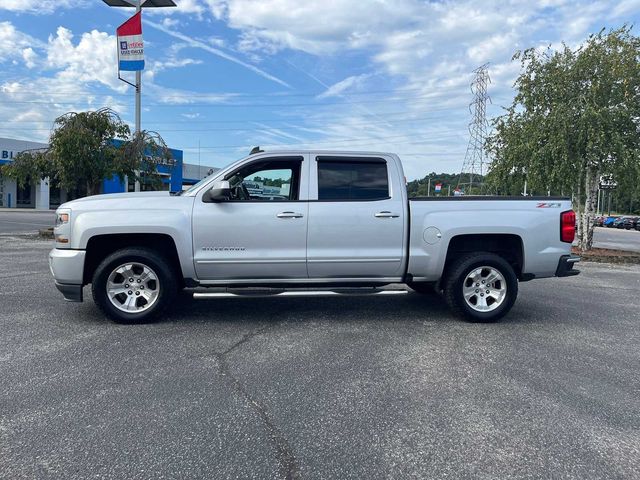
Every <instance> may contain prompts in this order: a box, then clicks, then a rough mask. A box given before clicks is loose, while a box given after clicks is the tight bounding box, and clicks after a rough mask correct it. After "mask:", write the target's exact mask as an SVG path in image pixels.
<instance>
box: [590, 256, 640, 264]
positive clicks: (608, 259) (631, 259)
mask: <svg viewBox="0 0 640 480" xmlns="http://www.w3.org/2000/svg"><path fill="white" fill-rule="evenodd" d="M581 257H582V260H581V261H582V262H593V263H615V264H618V265H625V264H626V265H640V255H617V256H604V255H584V254H583V255H581Z"/></svg>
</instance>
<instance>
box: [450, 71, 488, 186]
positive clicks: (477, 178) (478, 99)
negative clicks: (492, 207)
mask: <svg viewBox="0 0 640 480" xmlns="http://www.w3.org/2000/svg"><path fill="white" fill-rule="evenodd" d="M488 65H489V64H488V63H485V64H484V65H482V66H480V67H478V68H476V69H475V70H474V71H473V73H474V74H475V77H474V79H473V82H471V93H473V101H472V102H471V103H470V104H469V113H471V122H469V143H468V144H467V152H466V153H465V155H464V162H463V164H462V171H461V172H460V176H459V177H458V188H459V189H461V190H462V191H463V192H464V193H471V190H472V188H473V187H474V186H476V187H478V186H479V187H480V192H481V193H482V192H483V187H484V182H483V175H484V173H485V168H486V166H487V160H488V159H487V156H486V154H485V150H484V141H485V139H486V138H487V132H488V130H489V123H488V122H487V101H489V102H491V98H489V94H487V86H488V85H489V84H490V83H491V78H490V77H489V70H488V69H487V66H488Z"/></svg>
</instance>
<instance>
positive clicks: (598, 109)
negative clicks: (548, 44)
mask: <svg viewBox="0 0 640 480" xmlns="http://www.w3.org/2000/svg"><path fill="white" fill-rule="evenodd" d="M514 60H520V62H521V69H522V71H521V73H520V75H519V77H518V78H517V80H516V82H515V88H516V89H517V94H516V96H515V98H514V101H513V104H512V105H511V106H510V107H508V108H507V110H506V113H505V114H504V115H503V116H501V117H498V118H497V119H495V120H494V128H495V130H494V134H493V135H492V136H491V137H490V138H489V139H488V141H487V149H488V150H489V152H490V153H491V154H492V155H493V158H494V160H493V163H492V165H491V169H490V172H489V175H488V182H489V185H491V188H492V189H494V190H500V189H502V190H503V191H504V190H507V192H505V193H517V192H518V191H522V190H521V189H522V188H523V183H524V180H525V179H526V181H527V183H528V187H529V189H530V190H533V191H537V192H541V193H544V194H547V193H548V192H551V193H554V194H563V195H572V197H573V198H574V201H575V203H574V208H576V210H577V211H578V242H579V247H580V249H581V250H583V251H584V250H588V249H590V248H591V245H592V242H593V220H594V215H595V210H596V202H597V193H598V181H599V177H600V175H602V174H613V175H614V177H615V178H624V179H625V183H626V184H635V185H637V182H638V179H639V178H640V135H639V134H638V132H639V127H640V38H638V37H636V36H634V35H632V34H631V28H630V27H623V28H620V29H617V30H612V31H610V32H608V33H605V32H604V30H603V31H601V32H600V33H598V34H596V35H592V36H590V37H589V38H588V40H587V41H586V42H585V43H584V44H583V45H582V46H580V47H579V48H577V49H575V50H572V49H571V48H569V47H567V46H566V45H563V46H562V48H561V49H560V50H557V51H554V50H552V49H551V48H548V49H547V50H546V51H539V50H536V49H533V48H531V49H528V50H525V51H523V52H518V53H516V54H515V55H514Z"/></svg>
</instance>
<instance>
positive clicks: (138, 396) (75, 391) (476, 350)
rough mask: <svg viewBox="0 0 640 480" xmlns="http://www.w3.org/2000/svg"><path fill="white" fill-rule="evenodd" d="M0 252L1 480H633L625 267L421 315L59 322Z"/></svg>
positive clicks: (186, 306)
mask: <svg viewBox="0 0 640 480" xmlns="http://www.w3.org/2000/svg"><path fill="white" fill-rule="evenodd" d="M49 248H50V243H49V242H48V241H42V240H35V239H33V238H27V237H24V236H23V237H20V236H0V278H1V280H2V288H1V289H0V323H1V326H2V335H1V336H0V398H1V400H0V459H2V460H1V461H0V478H7V479H18V478H56V479H57V478H88V477H91V478H128V479H133V478H216V479H224V478H256V479H258V478H259V479H270V478H305V479H306V478H308V479H324V478H339V479H348V478H354V479H355V478H367V479H368V478H438V479H440V478H501V479H506V478H576V479H589V478H638V477H639V476H640V374H639V373H638V372H640V348H638V347H639V343H640V342H639V340H640V328H639V326H640V300H639V298H638V292H639V291H640V267H638V266H623V267H615V268H614V267H612V266H608V265H596V264H589V265H588V264H585V265H583V266H581V269H582V270H583V274H582V275H580V276H578V277H573V278H567V279H549V280H545V281H533V282H529V283H524V284H521V295H520V297H519V299H518V301H517V303H516V305H515V307H514V309H513V310H512V312H511V314H510V315H509V316H508V317H507V319H506V320H504V321H503V322H501V323H498V324H493V325H475V324H469V323H465V322H462V321H460V320H458V319H456V318H453V317H452V316H451V315H450V314H449V312H448V311H447V310H446V309H445V307H444V305H443V303H442V302H441V301H440V300H439V298H438V297H437V296H427V297H424V296H420V295H417V294H407V295H406V296H394V297H393V298H382V297H381V298H370V297H366V298H362V297H357V298H354V297H345V298H342V297H338V298H333V297H332V298H278V299H268V298H267V299H264V298H259V299H258V298H243V299H216V300H210V299H207V300H193V301H191V302H188V301H183V302H180V303H179V304H178V305H177V306H176V308H175V309H174V310H173V312H172V313H170V314H169V315H168V316H167V317H166V318H165V319H164V320H163V321H162V322H160V323H158V324H153V325H142V326H120V325H116V324H113V323H110V322H108V321H107V320H105V319H104V318H103V317H102V316H101V315H100V314H99V313H98V311H97V309H96V308H95V307H94V306H93V303H92V301H91V300H90V295H89V292H88V290H87V291H85V298H87V299H88V300H86V301H85V303H83V304H72V303H66V302H64V301H63V300H62V297H61V295H60V294H59V293H58V292H57V291H56V289H55V287H54V285H53V282H52V280H51V278H50V275H49V272H48V267H47V261H46V254H47V251H48V249H49Z"/></svg>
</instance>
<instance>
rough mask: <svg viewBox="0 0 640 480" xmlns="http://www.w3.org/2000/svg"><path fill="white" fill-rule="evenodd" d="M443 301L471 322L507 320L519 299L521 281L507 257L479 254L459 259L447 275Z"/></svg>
mask: <svg viewBox="0 0 640 480" xmlns="http://www.w3.org/2000/svg"><path fill="white" fill-rule="evenodd" d="M443 286H444V298H445V300H446V302H447V304H448V305H449V307H450V308H451V309H452V310H453V311H454V312H455V313H457V314H458V315H461V316H463V317H464V318H465V319H467V320H470V321H472V322H495V321H496V320H499V319H500V318H502V317H504V316H505V315H506V314H507V313H508V312H509V310H511V307H513V304H514V303H515V301H516V298H517V296H518V279H517V277H516V274H515V272H514V271H513V267H512V266H511V265H510V264H509V262H507V261H506V260H505V259H504V258H502V257H500V256H498V255H496V254H494V253H488V252H479V253H473V254H469V255H465V256H464V257H462V258H460V259H458V260H456V261H455V262H454V263H453V264H452V265H451V267H450V268H449V269H448V272H447V273H446V278H445V281H444V285H443Z"/></svg>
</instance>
